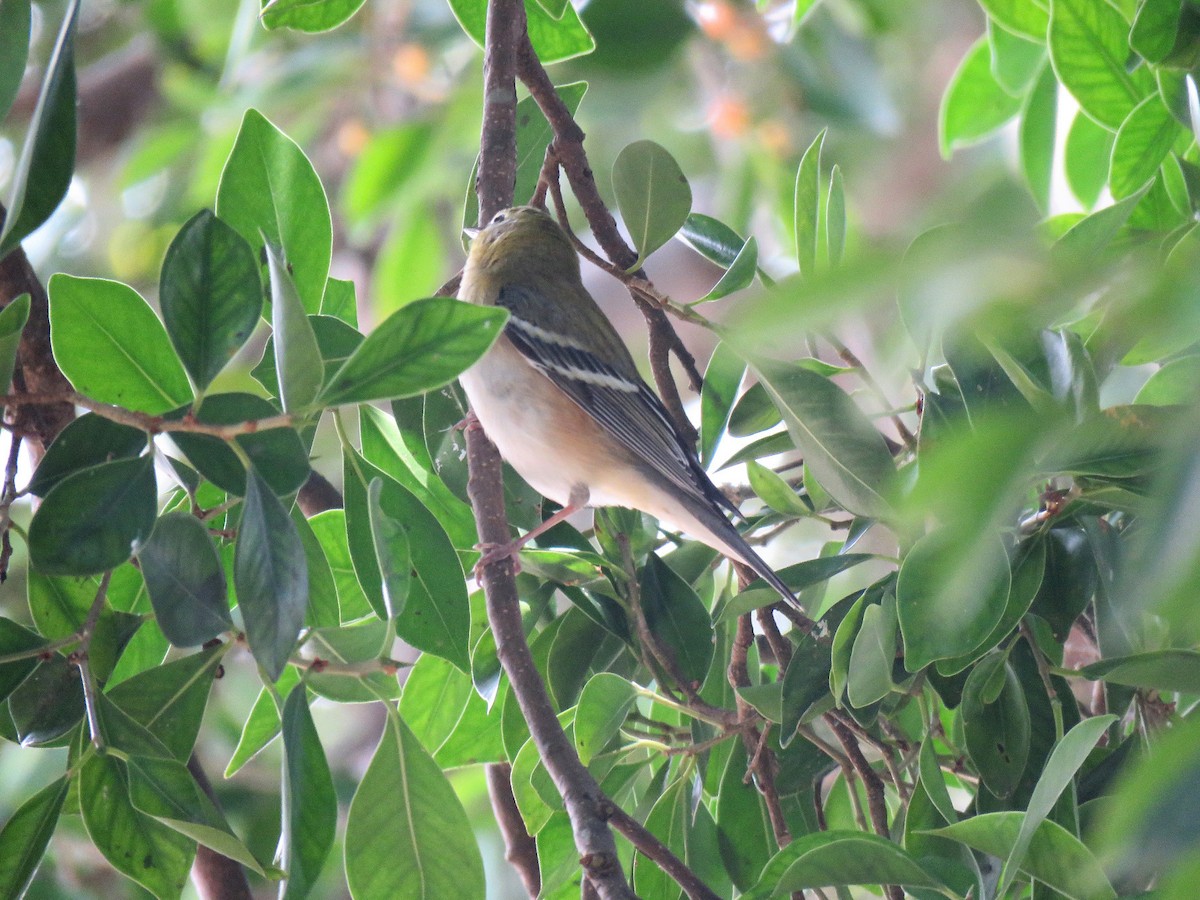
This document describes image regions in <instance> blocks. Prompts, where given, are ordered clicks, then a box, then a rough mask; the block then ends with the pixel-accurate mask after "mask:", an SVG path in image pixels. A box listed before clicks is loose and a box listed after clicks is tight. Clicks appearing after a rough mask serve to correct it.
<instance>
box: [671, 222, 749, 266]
mask: <svg viewBox="0 0 1200 900" xmlns="http://www.w3.org/2000/svg"><path fill="white" fill-rule="evenodd" d="M675 236H676V237H677V238H679V240H681V241H683V242H684V243H685V244H687V245H688V246H689V247H691V248H692V249H693V250H695V251H696V252H697V253H699V254H700V255H701V256H703V257H704V258H705V259H707V260H708V261H709V262H713V263H716V264H717V265H718V266H720V267H721V268H722V269H728V268H729V267H730V266H732V265H733V262H734V260H736V259H737V258H738V254H740V253H741V252H742V250H743V248H744V247H745V246H746V239H745V238H744V237H742V236H741V235H739V234H738V233H737V232H736V231H734V230H733V229H732V228H730V227H729V226H728V225H726V224H725V223H724V222H721V221H719V220H717V219H714V218H713V217H712V216H706V215H704V214H703V213H691V214H690V215H689V216H688V217H687V218H686V219H685V220H684V222H683V227H681V228H680V229H679V232H678V234H676V235H675Z"/></svg>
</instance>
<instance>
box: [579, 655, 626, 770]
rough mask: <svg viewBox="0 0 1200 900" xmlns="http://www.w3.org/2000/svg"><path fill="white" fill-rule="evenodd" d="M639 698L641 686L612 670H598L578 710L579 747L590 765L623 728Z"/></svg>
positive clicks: (589, 683)
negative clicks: (638, 687)
mask: <svg viewBox="0 0 1200 900" xmlns="http://www.w3.org/2000/svg"><path fill="white" fill-rule="evenodd" d="M636 699H637V688H636V687H635V686H634V685H633V684H631V683H630V682H629V681H628V680H627V679H624V678H622V677H621V676H620V675H614V674H613V673H611V672H597V673H596V674H595V675H593V676H592V677H591V678H589V679H588V683H587V684H585V685H584V686H583V690H582V691H581V692H580V694H579V704H578V706H577V708H576V710H575V729H574V737H575V749H576V751H577V752H578V753H579V759H580V761H581V762H582V763H583V764H584V765H585V766H586V765H587V764H588V763H590V762H591V761H592V759H593V758H594V757H595V756H596V754H598V753H599V752H600V751H602V750H603V749H604V748H605V747H606V746H608V742H609V741H610V740H612V739H613V737H614V736H616V734H617V732H619V731H620V730H621V725H623V724H624V722H625V717H626V716H627V715H629V710H630V709H632V708H633V702H634V701H635V700H636Z"/></svg>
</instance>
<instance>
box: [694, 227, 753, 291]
mask: <svg viewBox="0 0 1200 900" xmlns="http://www.w3.org/2000/svg"><path fill="white" fill-rule="evenodd" d="M757 272H758V241H756V240H755V239H754V238H750V239H749V240H748V241H746V243H744V244H742V249H741V250H739V251H738V255H737V256H735V257H734V259H733V262H732V263H730V265H729V269H728V270H727V271H726V272H725V274H724V275H722V276H721V278H720V280H719V281H718V282H717V283H716V284H714V285H713V286H712V288H711V289H710V290H709V292H708V293H707V294H705V295H704V296H703V297H701V298H700V299H699V300H697V301H696V302H697V303H708V302H709V301H711V300H720V299H721V298H722V297H728V296H729V295H730V294H733V293H736V292H737V291H740V290H742V289H743V288H747V287H749V286H750V284H751V283H753V281H754V276H755V274H756V273H757Z"/></svg>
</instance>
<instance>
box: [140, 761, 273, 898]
mask: <svg viewBox="0 0 1200 900" xmlns="http://www.w3.org/2000/svg"><path fill="white" fill-rule="evenodd" d="M126 772H127V774H128V777H129V797H130V800H131V801H132V803H133V806H134V808H135V809H137V810H138V811H140V812H142V813H145V814H146V815H148V816H151V817H153V818H154V819H156V820H157V821H159V822H161V823H162V824H164V825H166V826H168V827H169V828H172V829H174V830H175V831H178V832H179V833H180V834H184V835H187V836H188V837H190V838H193V839H194V840H196V841H199V842H200V843H201V844H204V845H205V846H206V847H210V848H212V849H213V850H216V851H217V852H218V853H220V854H221V855H222V856H225V857H227V858H229V859H233V860H236V861H237V862H239V863H241V864H242V865H243V866H246V867H247V868H249V869H251V870H252V871H254V872H257V873H258V874H259V875H264V874H265V873H264V872H263V869H262V867H261V866H260V865H259V863H258V860H256V859H255V858H254V856H253V854H251V853H250V851H249V850H248V849H247V848H246V846H245V844H243V843H242V842H241V840H239V839H238V837H237V836H236V835H235V834H234V833H233V830H232V829H231V828H230V827H229V823H228V822H226V821H225V817H224V815H222V814H221V812H220V810H218V809H217V807H216V806H215V805H214V804H213V802H212V801H211V800H210V799H209V798H208V796H207V795H206V794H205V793H204V791H203V790H202V789H201V787H200V785H199V784H198V783H197V782H196V779H195V778H193V777H192V774H191V773H190V772H189V771H188V769H187V767H186V766H185V765H184V764H183V763H181V762H179V761H177V760H172V759H162V758H158V757H139V756H130V757H129V759H128V761H127V763H126Z"/></svg>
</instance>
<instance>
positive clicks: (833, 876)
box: [742, 831, 943, 900]
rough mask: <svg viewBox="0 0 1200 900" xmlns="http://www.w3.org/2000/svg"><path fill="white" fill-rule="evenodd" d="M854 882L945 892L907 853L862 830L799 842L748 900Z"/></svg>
mask: <svg viewBox="0 0 1200 900" xmlns="http://www.w3.org/2000/svg"><path fill="white" fill-rule="evenodd" d="M850 884H903V885H908V886H911V887H926V888H933V889H935V890H939V889H943V885H942V882H941V881H940V880H939V879H938V878H936V877H934V876H933V875H932V874H930V873H929V872H926V871H925V869H923V868H922V867H921V865H920V863H918V862H917V860H915V859H913V858H912V857H911V856H910V855H909V854H908V853H907V852H905V851H904V850H903V849H902V848H901V847H898V846H897V845H896V844H893V843H892V842H891V841H889V840H887V839H886V838H881V837H879V836H878V835H874V834H865V833H863V832H860V831H822V832H817V833H816V834H807V835H804V836H803V837H801V838H797V839H796V840H794V841H792V843H790V844H788V845H787V846H786V847H784V848H783V849H782V850H780V851H779V853H777V854H776V855H775V856H774V857H772V858H771V861H770V862H769V863H767V866H766V868H765V869H763V873H762V877H761V878H759V880H758V883H757V884H756V885H755V886H754V887H753V888H751V889H750V890H749V891H747V892H746V893H745V894H743V895H742V896H744V897H746V898H747V900H750V898H753V900H767V898H770V897H786V896H788V895H789V894H791V893H792V892H794V891H801V890H805V889H806V888H819V887H833V886H836V885H850Z"/></svg>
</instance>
